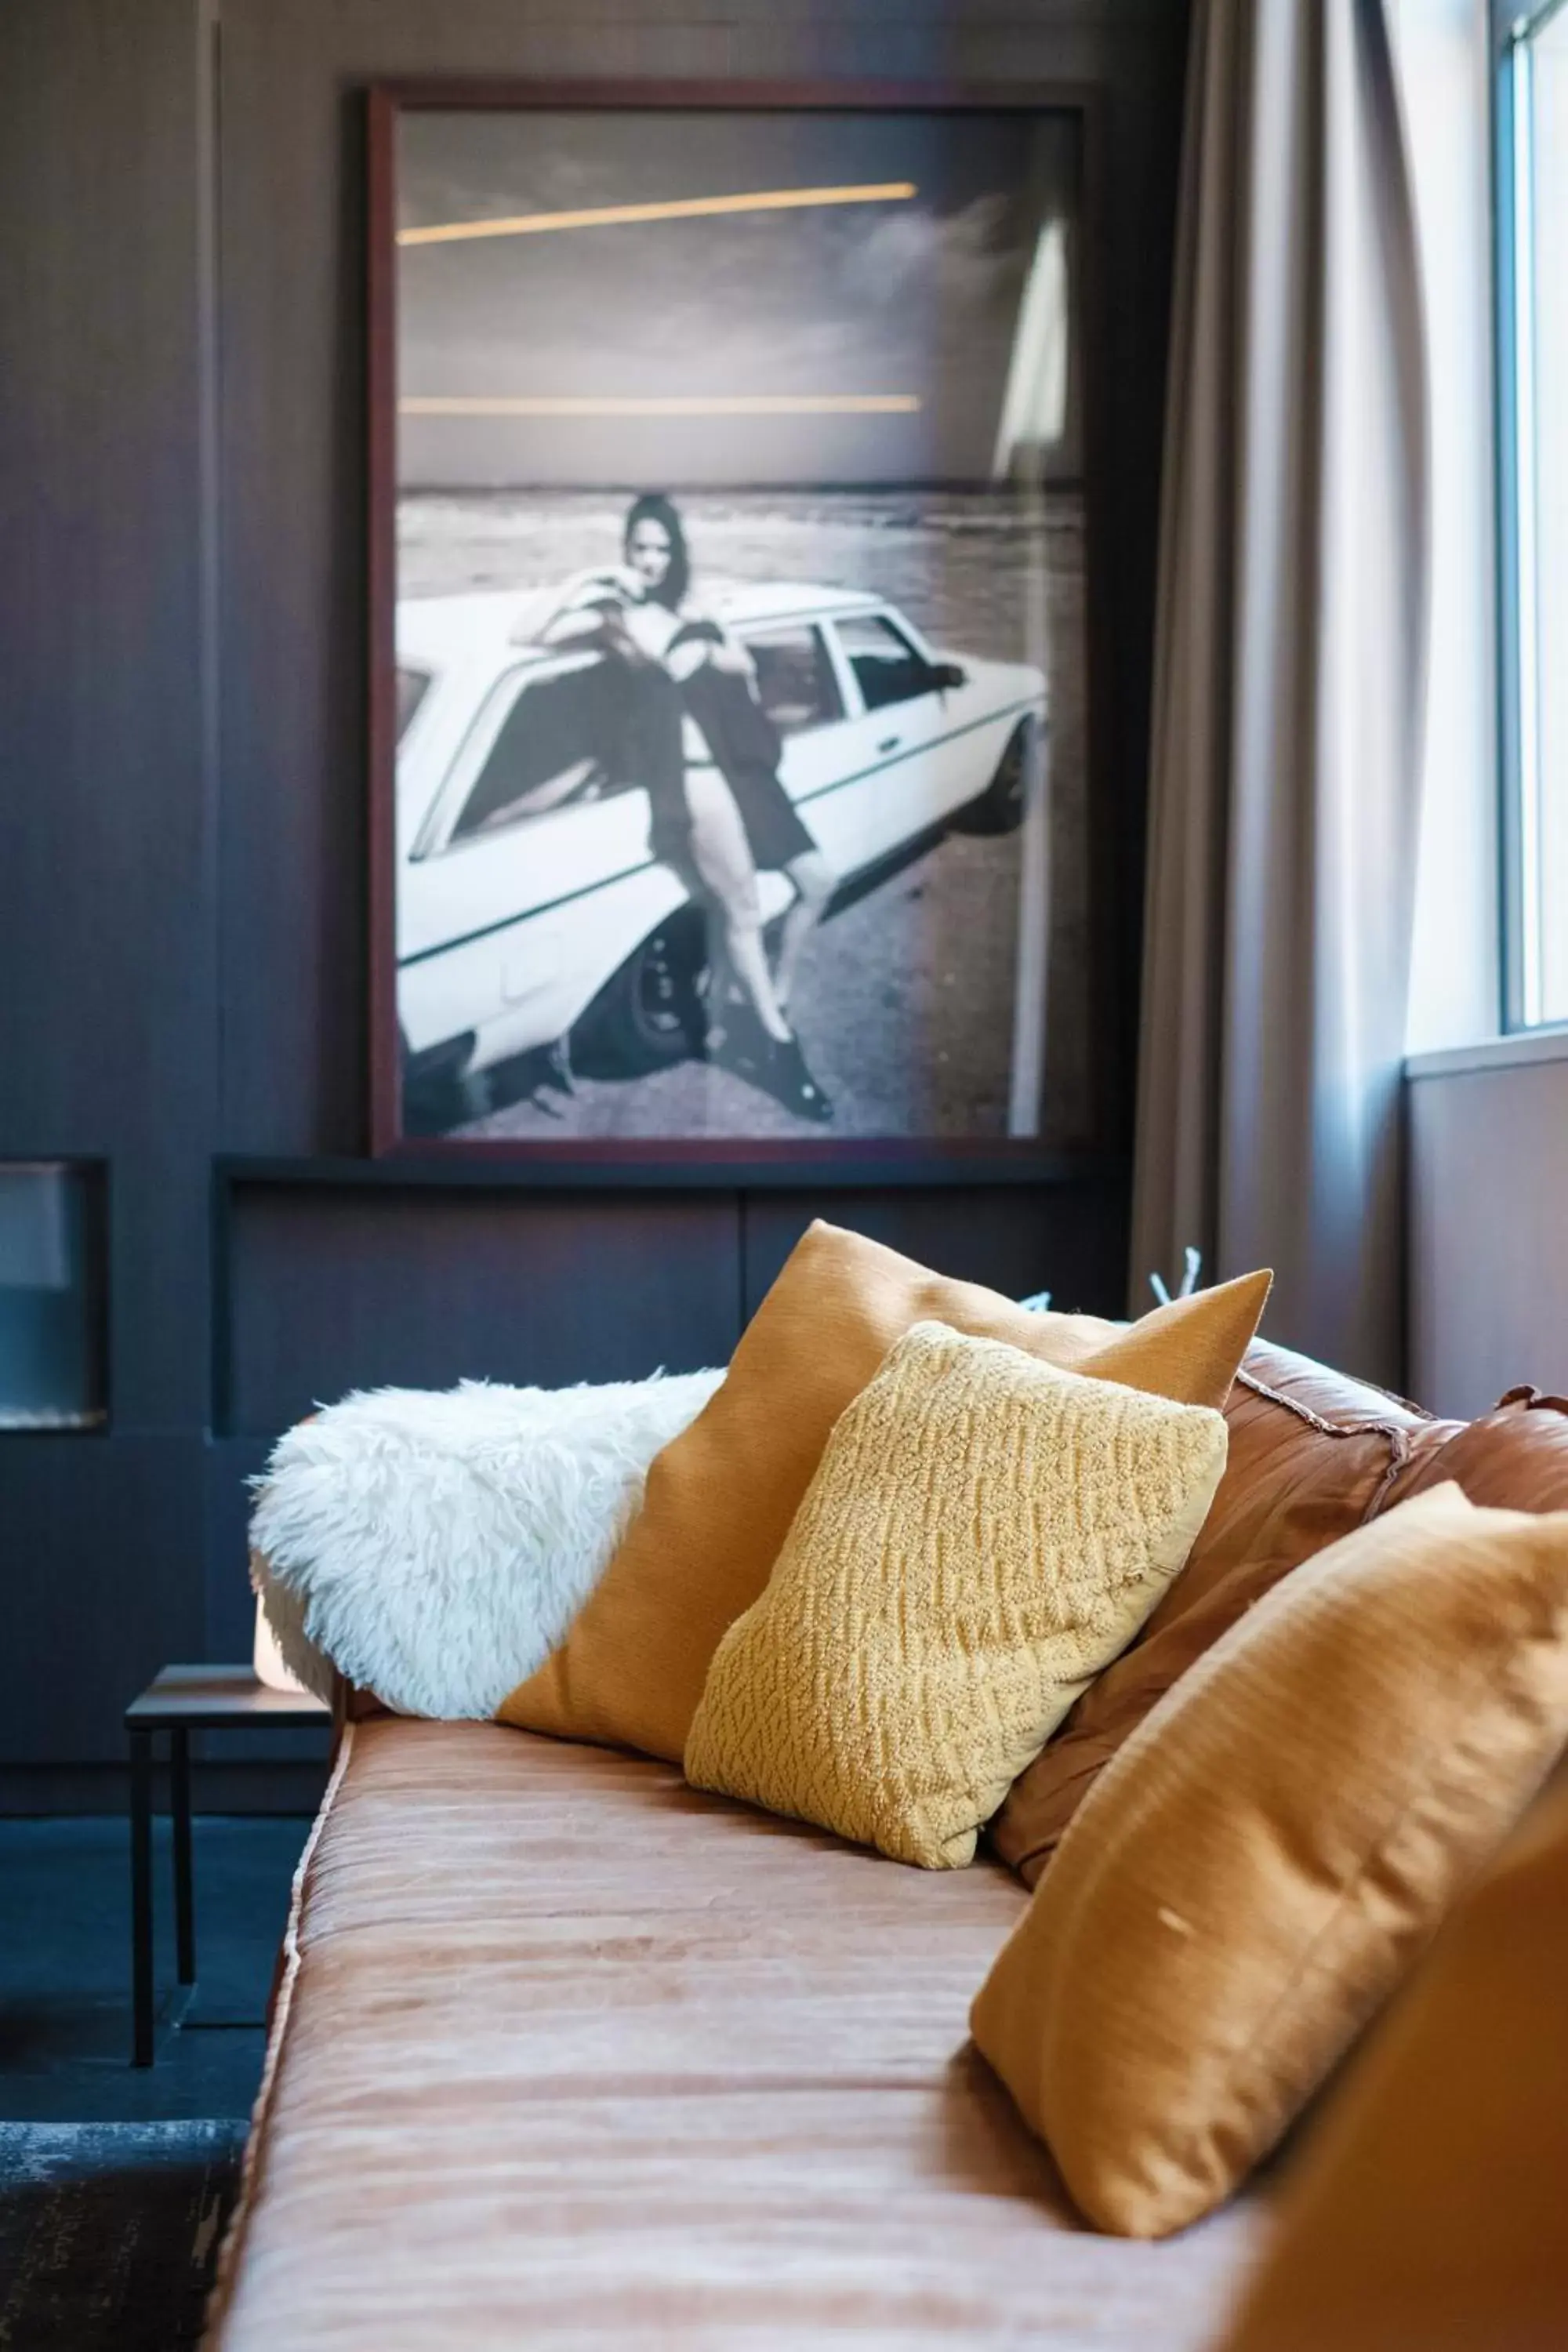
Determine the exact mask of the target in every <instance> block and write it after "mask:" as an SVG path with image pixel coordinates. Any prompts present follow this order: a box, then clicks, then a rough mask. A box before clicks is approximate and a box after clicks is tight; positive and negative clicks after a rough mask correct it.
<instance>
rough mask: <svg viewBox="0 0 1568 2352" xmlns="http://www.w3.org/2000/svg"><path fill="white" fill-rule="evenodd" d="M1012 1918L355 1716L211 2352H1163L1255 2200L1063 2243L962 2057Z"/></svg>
mask: <svg viewBox="0 0 1568 2352" xmlns="http://www.w3.org/2000/svg"><path fill="white" fill-rule="evenodd" d="M1024 1902H1025V1896H1024V1893H1023V1890H1022V1888H1021V1887H1020V1886H1019V1885H1017V1883H1016V1880H1015V1879H1013V1878H1012V1877H1010V1876H1009V1875H1008V1874H1006V1873H1005V1872H1004V1871H1003V1870H1001V1869H1000V1868H998V1867H997V1866H996V1865H995V1864H989V1863H981V1864H977V1865H976V1866H975V1867H974V1868H973V1869H972V1870H969V1871H963V1872H951V1873H943V1874H938V1875H934V1876H933V1875H930V1874H926V1873H924V1872H914V1871H907V1870H900V1869H899V1868H897V1867H896V1866H895V1865H894V1864H890V1863H888V1862H885V1861H883V1860H882V1859H880V1857H879V1856H878V1855H875V1854H872V1853H865V1852H862V1851H860V1850H858V1849H856V1848H853V1847H850V1846H847V1845H845V1844H843V1843H840V1842H839V1841H838V1840H837V1839H836V1838H834V1837H831V1836H829V1835H828V1834H826V1832H820V1831H815V1830H809V1829H805V1828H802V1827H800V1826H798V1825H796V1824H794V1823H790V1822H783V1821H780V1820H776V1819H773V1818H770V1817H768V1816H765V1815H762V1814H756V1813H752V1812H750V1811H747V1810H745V1809H743V1808H742V1807H739V1806H736V1805H734V1804H731V1803H730V1802H728V1801H725V1800H723V1799H721V1798H714V1797H708V1796H703V1795H700V1794H699V1793H698V1792H697V1791H695V1790H689V1789H688V1788H687V1787H686V1786H685V1784H684V1783H683V1781H682V1780H681V1779H680V1777H679V1773H678V1772H677V1771H675V1770H674V1769H672V1768H671V1767H669V1766H668V1765H662V1764H656V1763H649V1762H647V1761H644V1760H642V1759H635V1758H631V1757H626V1756H623V1755H617V1754H615V1753H613V1752H609V1751H605V1750H603V1749H597V1748H581V1747H575V1746H571V1745H567V1744H564V1743H558V1742H554V1741H552V1740H549V1739H544V1738H533V1737H529V1736H526V1735H522V1736H520V1735H519V1734H518V1733H516V1732H514V1731H509V1730H505V1729H502V1728H500V1727H494V1726H488V1725H477V1724H424V1723H417V1724H416V1723H408V1722H394V1721H386V1720H383V1721H376V1722H370V1723H363V1724H360V1725H357V1726H355V1727H352V1728H351V1729H350V1731H349V1732H348V1733H347V1734H346V1737H345V1742H344V1747H343V1748H342V1750H341V1751H340V1758H339V1764H338V1768H337V1771H336V1773H335V1775H334V1782H333V1787H332V1789H331V1791H330V1792H329V1797H328V1801H327V1803H326V1805H325V1807H324V1808H323V1816H322V1820H321V1823H320V1824H319V1825H318V1830H317V1832H316V1835H315V1838H314V1843H313V1845H312V1847H311V1848H310V1851H309V1853H308V1856H307V1860H306V1863H305V1864H304V1865H303V1866H302V1869H301V1873H300V1884H299V1886H298V1889H297V1893H296V1900H295V1908H294V1913H293V1916H292V1919H291V1925H290V1933H289V1942H288V1946H287V1947H286V1949H287V1950H288V1953H289V1958H288V1963H287V1967H286V1970H285V1975H284V1979H283V1984H282V1989H281V1991H280V1994H279V2001H278V2004H277V2011H276V2014H275V2018H274V2022H273V2031H272V2034H271V2037H270V2041H269V2045H268V2071H267V2077H266V2081H265V2084H264V2088H263V2093H262V2097H261V2101H260V2103H259V2105H258V2117H257V2122H256V2126H255V2128H254V2130H253V2133H252V2138H251V2146H250V2150H249V2154H248V2158H247V2187H246V2191H245V2194H244V2198H243V2200H242V2203H241V2207H240V2210H239V2213H238V2216H237V2221H236V2222H235V2225H234V2228H233V2230H232V2231H231V2234H230V2238H229V2242H228V2244H227V2246H226V2252H225V2259H224V2263H223V2266H222V2272H221V2278H220V2286H219V2290H218V2296H217V2299H216V2306H215V2314H214V2317H213V2321H212V2326H211V2331H210V2334H209V2337H208V2344H209V2347H215V2348H216V2352H276V2347H278V2346H279V2345H288V2346H289V2347H290V2352H351V2347H352V2352H451V2347H458V2346H460V2347H462V2348H463V2352H502V2347H505V2352H515V2347H517V2346H518V2345H520V2344H523V2343H526V2344H527V2345H528V2346H529V2347H531V2352H537V2347H568V2346H570V2347H588V2346H605V2347H609V2346H612V2345H614V2346H617V2347H619V2346H628V2345H630V2346H636V2345H637V2344H648V2345H660V2346H662V2345H667V2344H679V2345H681V2346H682V2347H699V2352H701V2347H714V2348H715V2352H717V2347H732V2346H740V2347H747V2352H751V2347H779V2352H783V2347H798V2346H800V2345H803V2344H808V2343H809V2344H814V2345H815V2344H826V2345H833V2344H848V2343H854V2344H857V2345H875V2346H878V2347H895V2346H904V2345H909V2346H929V2345H932V2344H936V2343H948V2344H951V2343H963V2344H965V2345H986V2344H998V2345H1000V2344H1008V2345H1012V2344H1016V2343H1022V2342H1028V2343H1029V2344H1031V2345H1037V2346H1042V2347H1052V2346H1059V2347H1062V2352H1067V2347H1073V2352H1080V2347H1085V2346H1087V2345H1089V2344H1092V2345H1093V2346H1094V2347H1096V2352H1134V2347H1140V2352H1141V2348H1142V2347H1145V2346H1147V2345H1149V2344H1152V2343H1158V2344H1159V2345H1160V2346H1161V2347H1162V2352H1197V2347H1200V2346H1201V2345H1202V2344H1203V2343H1204V2342H1205V2340H1206V2338H1207V2336H1208V2335H1209V2333H1210V2332H1211V2331H1212V2328H1213V2326H1214V2325H1215V2319H1216V2316H1217V2315H1218V2313H1219V2312H1220V2311H1221V2310H1222V2309H1223V2307H1224V2305H1225V2303H1226V2294H1227V2289H1228V2284H1229V2282H1230V2281H1231V2279H1232V2277H1233V2275H1234V2274H1235V2273H1236V2272H1237V2268H1238V2266H1239V2265H1240V2263H1242V2262H1243V2260H1244V2259H1245V2255H1246V2253H1247V2251H1248V2250H1249V2248H1250V2246H1251V2245H1252V2244H1254V2243H1255V2242H1256V2228H1255V2221H1254V2216H1253V2213H1252V2211H1251V2210H1248V2209H1240V2210H1235V2211H1232V2212H1231V2213H1228V2214H1225V2215H1222V2216H1219V2217H1217V2218H1216V2220H1215V2221H1214V2222H1213V2223H1211V2224H1208V2225H1205V2227H1204V2228H1202V2229H1200V2230H1197V2231H1194V2232H1192V2233H1191V2234H1190V2235H1189V2236H1187V2237H1185V2238H1184V2239H1182V2240H1180V2241H1177V2242H1173V2243H1171V2244H1168V2245H1162V2246H1154V2247H1150V2246H1137V2245H1131V2246H1130V2245H1125V2244H1117V2243H1114V2242H1110V2241H1108V2240H1105V2239H1102V2238H1098V2237H1095V2236H1093V2235H1091V2234H1090V2233H1089V2232H1088V2231H1086V2230H1084V2229H1083V2227H1082V2225H1081V2224H1080V2223H1079V2222H1077V2221H1075V2220H1074V2218H1073V2216H1072V2214H1071V2211H1070V2209H1069V2208H1068V2204H1067V2202H1066V2200H1065V2198H1064V2195H1063V2192H1062V2190H1061V2189H1060V2187H1059V2184H1058V2180H1057V2178H1056V2175H1055V2173H1054V2172H1053V2170H1052V2169H1051V2167H1050V2164H1049V2160H1048V2158H1047V2157H1046V2156H1045V2154H1044V2152H1043V2151H1042V2150H1041V2149H1040V2148H1039V2147H1037V2145H1036V2144H1035V2143H1034V2142H1033V2141H1032V2140H1031V2139H1030V2137H1029V2136H1028V2134H1027V2133H1026V2130H1025V2128H1024V2126H1023V2125H1022V2124H1021V2122H1020V2121H1019V2120H1018V2119H1017V2117H1016V2116H1015V2115H1014V2113H1013V2112H1012V2110H1011V2107H1010V2104H1009V2102H1008V2100H1007V2098H1006V2095H1005V2093H1004V2092H1003V2090H1002V2089H1001V2086H1000V2085H999V2084H996V2083H995V2082H994V2080H993V2079H992V2078H991V2077H990V2075H989V2072H988V2070H987V2069H986V2068H985V2067H984V2064H983V2063H982V2062H981V2061H980V2060H979V2058H978V2056H977V2055H976V2054H975V2053H974V2052H973V2049H972V2047H971V2046H970V2045H969V2043H968V2041H967V2028H966V2015H967V2011H968V2005H969V2001H970V2000H971V1998H972V1996H973V1992H974V1990H975V1988H976V1986H977V1985H978V1984H979V1983H980V1981H981V1979H983V1978H984V1975H985V1972H986V1970H987V1969H988V1968H989V1967H990V1964H991V1961H992V1959H993V1958H994V1956H995V1953H996V1950H997V1948H998V1947H999V1946H1000V1944H1001V1943H1002V1941H1003V1940H1004V1938H1005V1936H1006V1935H1007V1933H1008V1932H1009V1930H1010V1928H1011V1927H1012V1925H1013V1923H1014V1921H1015V1920H1016V1917H1017V1916H1018V1914H1019V1912H1020V1911H1021V1909H1022V1907H1023V1905H1024Z"/></svg>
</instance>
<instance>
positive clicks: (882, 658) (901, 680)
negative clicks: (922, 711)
mask: <svg viewBox="0 0 1568 2352" xmlns="http://www.w3.org/2000/svg"><path fill="white" fill-rule="evenodd" d="M835 626H836V627H837V631H838V642H839V644H840V645H841V646H843V648H844V651H845V654H846V656H847V659H848V663H849V667H850V668H851V669H852V670H853V671H854V673H855V676H856V679H857V681H858V685H859V688H860V692H861V695H862V697H863V698H864V700H865V704H866V708H867V709H868V710H885V709H887V707H888V705H889V703H890V702H912V701H913V699H914V698H915V696H916V695H917V694H929V693H930V692H931V665H930V664H929V662H927V661H926V660H925V659H924V657H923V656H921V654H918V653H917V652H916V651H915V648H914V646H912V645H910V641H909V639H908V637H906V636H905V635H904V633H903V631H902V630H901V629H896V628H895V627H894V626H893V624H892V623H891V621H885V620H884V619H883V618H882V617H881V615H880V614H878V613H867V614H855V615H854V617H853V618H851V619H845V620H841V621H837V622H836V623H835Z"/></svg>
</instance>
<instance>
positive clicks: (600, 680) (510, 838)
mask: <svg viewBox="0 0 1568 2352" xmlns="http://www.w3.org/2000/svg"><path fill="white" fill-rule="evenodd" d="M1091 138H1092V116H1091V112H1090V110H1089V108H1088V106H1087V105H1086V103H1085V101H1084V100H1083V98H1082V96H1081V95H1079V96H1074V95H1073V94H1071V93H1065V94H1064V93H1058V94H1053V93H1050V92H1041V91H1029V92H1019V91H1016V90H1008V91H1005V92H998V91H986V90H964V91H959V92H955V93H953V94H952V95H951V96H944V97H943V99H942V101H941V102H936V101H934V100H932V98H931V96H930V95H929V94H921V95H919V96H915V95H912V94H910V92H908V91H900V90H885V89H877V90H874V91H873V92H871V93H870V94H869V95H862V94H860V93H859V92H856V93H854V94H853V95H847V94H846V92H845V91H844V90H843V89H837V90H835V91H834V92H832V93H827V92H822V91H816V90H798V89H779V90H775V89H754V88H746V89H735V88H733V87H731V88H729V89H721V88H718V87H716V86H713V85H703V86H700V87H699V88H696V89H690V88H685V87H681V88H679V89H678V88H672V87H668V86H667V87H658V86H648V85H637V86H635V87H633V88H630V89H625V90H622V89H618V88H616V89H610V88H607V87H605V86H595V87H594V88H592V89H586V88H580V87H574V88H569V89H562V88H534V87H523V88H516V87H504V88H495V89H490V88H479V89H474V88H471V87H466V86H465V87H463V88H460V89H451V88H448V89H441V88H439V87H421V88H409V87H405V86H398V87H395V88H387V89H377V90H375V91H374V92H373V93H372V95H371V117H370V168H371V182H372V187H371V198H372V201H371V209H370V224H371V226H370V241H371V264H372V285H371V298H372V299H371V311H372V318H371V330H372V348H371V416H370V426H371V470H372V482H371V523H372V566H371V569H372V589H373V611H372V614H371V625H372V633H373V660H372V688H373V702H374V708H373V714H372V754H373V769H374V774H373V779H372V791H373V803H372V816H373V821H372V826H371V852H372V857H373V861H374V871H373V875H372V887H371V907H372V923H371V934H372V940H371V944H372V955H373V971H372V989H371V996H372V1013H373V1033H374V1034H373V1086H372V1138H373V1146H374V1149H375V1150H394V1149H399V1148H417V1149H419V1150H443V1151H450V1150H462V1151H468V1152H482V1153H487V1154H494V1153H510V1154H515V1155H524V1156H526V1155H535V1156H537V1155H540V1154H543V1155H545V1156H548V1157H560V1156H563V1155H567V1156H571V1157H574V1158H583V1157H584V1156H586V1157H591V1158H607V1159H611V1160H616V1159H619V1160H631V1161H636V1160H648V1161H657V1160H724V1161H738V1160H786V1161H794V1160H802V1161H806V1162H810V1161H814V1160H815V1161H818V1162H821V1161H823V1160H830V1161H831V1160H836V1159H839V1158H842V1157H846V1156H853V1157H854V1158H856V1159H857V1160H864V1159H865V1158H867V1157H868V1155H870V1156H873V1157H874V1156H878V1155H881V1156H884V1157H886V1156H889V1155H892V1156H897V1155H900V1154H902V1155H909V1156H913V1157H916V1158H918V1159H920V1160H921V1161H929V1162H933V1163H935V1162H940V1161H942V1160H944V1159H947V1158H950V1157H951V1158H952V1159H954V1160H966V1159H967V1160H971V1161H973V1159H974V1157H975V1155H977V1154H984V1155H986V1156H987V1157H995V1156H996V1155H1004V1156H1012V1155H1026V1156H1029V1157H1033V1158H1035V1159H1039V1158H1041V1157H1043V1156H1044V1155H1046V1154H1047V1153H1055V1152H1057V1151H1059V1150H1062V1149H1063V1148H1065V1147H1069V1146H1074V1145H1079V1144H1085V1143H1092V1142H1094V1141H1095V1140H1096V1138H1095V1137H1094V1135H1093V1132H1092V1114H1091V1105H1092V1102H1093V1100H1094V1099H1095V1088H1094V1087H1093V1085H1092V1083H1091V1080H1092V1075H1093V1073H1092V1067H1091V1065H1092V1059H1093V1053H1094V1042H1093V1031H1094V1022H1093V1019H1092V1010H1091V1009H1092V1006H1093V1003H1094V998H1095V987H1094V978H1093V974H1092V972H1091V969H1090V964H1091V956H1090V945H1089V942H1090V937H1091V932H1092V931H1093V929H1094V918H1095V908H1094V906H1093V893H1094V887H1095V885H1094V876H1095V872H1096V867H1097V863H1098V861H1097V859H1096V857H1095V856H1094V854H1093V840H1094V835H1095V831H1096V824H1095V811H1096V807H1097V804H1098V803H1100V801H1101V800H1102V798H1103V795H1101V794H1099V793H1097V791H1096V786H1095V768H1096V762H1095V743H1094V730H1093V729H1092V727H1091V723H1090V693H1089V670H1090V645H1091V638H1092V636H1093V635H1094V632H1093V630H1092V629H1091V626H1090V613H1091V608H1092V606H1093V604H1094V601H1095V596H1096V593H1097V591H1096V590H1095V588H1094V584H1093V573H1094V565H1095V545H1094V537H1095V534H1094V522H1093V507H1092V501H1091V499H1090V496H1089V485H1090V481H1091V478H1092V473H1093V468H1092V466H1091V464H1090V463H1089V443H1090V441H1091V439H1092V433H1091V420H1092V415H1093V408H1092V396H1091V389H1090V384H1089V375H1090V365H1089V346H1090V341H1091V336H1090V333H1089V316H1090V307H1091V280H1092V278H1093V272H1094V259H1095V241H1094V238H1093V236H1092V235H1091V233H1090V226H1089V202H1088V191H1089V187H1090V185H1091V181H1092V170H1091V158H1090V155H1089V145H1090V141H1091ZM1097 684H1098V681H1097Z"/></svg>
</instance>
